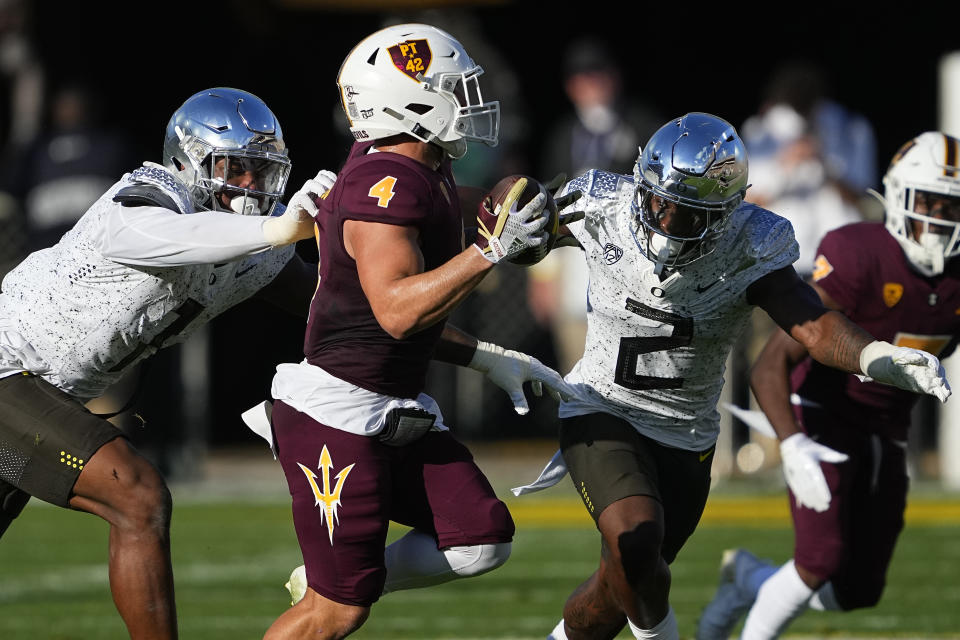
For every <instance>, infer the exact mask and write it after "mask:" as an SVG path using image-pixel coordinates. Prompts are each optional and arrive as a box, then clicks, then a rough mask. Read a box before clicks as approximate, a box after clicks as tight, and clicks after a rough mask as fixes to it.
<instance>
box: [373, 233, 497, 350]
mask: <svg viewBox="0 0 960 640" xmlns="http://www.w3.org/2000/svg"><path fill="white" fill-rule="evenodd" d="M492 267H493V264H492V263H490V262H489V261H488V260H487V259H485V258H484V257H483V256H481V255H480V252H479V251H477V250H476V249H475V248H473V247H468V248H467V249H466V250H465V251H463V252H462V253H460V254H459V255H457V256H455V257H454V258H453V259H451V260H450V261H448V262H446V263H445V264H443V265H441V266H439V267H437V268H436V269H431V270H430V271H425V272H423V273H418V274H415V275H411V276H407V277H405V278H401V279H399V280H397V281H396V282H394V283H393V284H392V285H391V286H390V287H389V289H388V290H387V291H385V292H384V293H383V295H381V296H378V299H377V301H376V303H373V300H371V303H372V306H373V312H374V315H376V317H377V321H378V322H379V323H380V326H381V327H383V329H384V331H386V332H387V333H389V334H390V335H391V336H393V337H394V338H397V339H400V338H405V337H407V336H409V335H412V334H414V333H417V332H418V331H423V330H424V329H426V328H427V327H430V326H432V325H434V324H436V323H437V322H439V321H441V320H443V319H444V318H446V317H447V316H448V315H450V313H451V312H452V311H453V310H454V309H456V308H457V306H459V305H460V303H462V302H463V301H464V300H465V299H466V297H467V296H468V295H470V293H471V292H472V291H473V290H474V288H476V286H477V285H478V284H479V283H480V281H481V280H483V278H484V276H486V275H487V273H488V272H489V271H490V269H491V268H492Z"/></svg>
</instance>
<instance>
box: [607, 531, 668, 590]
mask: <svg viewBox="0 0 960 640" xmlns="http://www.w3.org/2000/svg"><path fill="white" fill-rule="evenodd" d="M662 542H663V536H662V532H661V529H660V528H659V527H658V526H657V525H656V524H655V523H653V522H644V523H641V524H640V525H638V526H637V527H636V528H635V529H631V530H630V531H624V532H623V533H621V534H620V535H619V536H618V537H617V551H618V553H619V554H620V561H621V562H622V564H623V573H624V575H625V576H626V578H627V582H629V583H630V584H631V585H637V584H640V583H642V582H646V581H647V580H649V579H650V577H651V576H653V575H654V574H655V573H656V571H657V568H658V567H659V566H660V545H661V543H662Z"/></svg>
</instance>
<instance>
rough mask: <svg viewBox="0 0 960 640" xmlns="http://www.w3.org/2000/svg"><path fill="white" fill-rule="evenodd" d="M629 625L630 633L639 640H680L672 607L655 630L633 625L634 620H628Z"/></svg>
mask: <svg viewBox="0 0 960 640" xmlns="http://www.w3.org/2000/svg"><path fill="white" fill-rule="evenodd" d="M627 624H629V625H630V631H631V632H632V633H633V637H634V638H636V639H637V640H680V634H679V632H678V631H677V618H676V616H674V615H673V607H670V610H669V611H667V615H666V617H665V618H664V619H663V620H661V621H660V622H659V624H657V626H655V627H654V628H653V629H641V628H640V627H638V626H637V625H635V624H633V620H631V619H630V618H627Z"/></svg>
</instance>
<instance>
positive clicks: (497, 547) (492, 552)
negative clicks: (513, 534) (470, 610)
mask: <svg viewBox="0 0 960 640" xmlns="http://www.w3.org/2000/svg"><path fill="white" fill-rule="evenodd" d="M512 546H513V545H512V544H511V543H510V542H500V543H497V544H477V545H471V546H468V547H450V548H449V549H446V550H445V551H444V555H446V556H447V558H448V559H449V560H450V565H451V566H452V567H453V570H454V572H455V573H456V574H457V575H459V576H460V577H462V578H468V577H472V576H479V575H482V574H484V573H487V572H488V571H493V570H494V569H496V568H497V567H499V566H502V565H503V564H504V563H505V562H506V561H507V559H508V558H509V557H510V550H511V548H512Z"/></svg>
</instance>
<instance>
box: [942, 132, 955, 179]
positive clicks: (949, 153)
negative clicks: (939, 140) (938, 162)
mask: <svg viewBox="0 0 960 640" xmlns="http://www.w3.org/2000/svg"><path fill="white" fill-rule="evenodd" d="M943 143H944V144H943V146H944V155H945V157H944V159H943V175H944V176H946V177H948V178H956V177H957V139H956V138H954V137H953V136H947V135H945V136H943Z"/></svg>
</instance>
